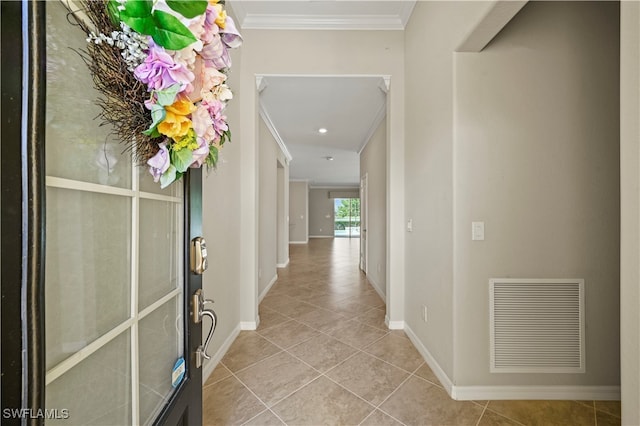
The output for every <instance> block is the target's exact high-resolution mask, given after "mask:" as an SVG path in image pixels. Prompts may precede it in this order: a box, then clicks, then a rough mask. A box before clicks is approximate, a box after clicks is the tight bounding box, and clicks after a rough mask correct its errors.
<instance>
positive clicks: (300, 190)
mask: <svg viewBox="0 0 640 426" xmlns="http://www.w3.org/2000/svg"><path fill="white" fill-rule="evenodd" d="M289 242H291V243H297V244H300V243H303V244H306V243H307V242H309V184H308V183H307V182H295V181H291V182H289Z"/></svg>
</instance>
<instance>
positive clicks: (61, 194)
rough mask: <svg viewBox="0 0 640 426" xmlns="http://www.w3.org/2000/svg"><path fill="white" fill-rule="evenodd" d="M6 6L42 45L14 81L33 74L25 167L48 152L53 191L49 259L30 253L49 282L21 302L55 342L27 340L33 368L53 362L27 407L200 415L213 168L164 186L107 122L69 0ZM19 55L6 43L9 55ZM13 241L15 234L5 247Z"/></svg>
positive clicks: (69, 413) (103, 416)
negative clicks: (193, 249) (208, 176)
mask: <svg viewBox="0 0 640 426" xmlns="http://www.w3.org/2000/svg"><path fill="white" fill-rule="evenodd" d="M3 3H4V2H3ZM9 3H13V2H9ZM5 9H6V10H5ZM20 9H22V10H20ZM2 13H3V15H5V16H3V17H2V18H3V19H2V21H3V38H4V36H5V27H4V23H5V18H7V20H9V17H7V16H6V14H7V13H16V15H15V16H14V17H13V18H14V20H15V22H16V25H15V26H14V28H13V29H11V28H9V29H7V30H8V31H11V30H13V31H20V28H22V31H23V40H24V41H25V42H28V43H29V46H28V48H27V49H24V50H23V52H25V55H24V57H23V61H22V67H21V66H20V65H21V64H19V63H17V64H14V65H15V68H14V69H12V70H6V69H5V68H4V67H3V69H2V72H3V80H4V79H5V78H8V77H9V76H8V74H13V73H16V76H15V77H16V78H18V81H19V80H20V77H22V78H23V89H22V90H23V92H22V100H20V99H16V100H15V101H16V102H18V103H17V104H15V105H14V106H17V107H19V106H20V105H21V107H22V111H23V114H22V118H21V123H15V125H22V127H25V125H28V123H35V124H34V125H33V127H34V129H37V130H38V131H34V132H31V133H30V132H29V131H27V132H24V131H23V132H20V133H18V134H20V135H21V136H20V137H21V140H22V142H23V143H22V146H23V148H25V147H27V148H28V147H29V146H31V147H32V148H33V151H34V152H35V155H33V156H30V155H29V154H28V153H27V155H26V163H25V164H24V165H23V167H26V168H27V169H29V168H31V167H33V163H34V162H38V161H40V163H41V164H39V168H40V169H41V173H42V178H41V179H39V180H37V181H36V182H35V183H34V182H32V184H33V185H34V194H35V196H36V198H37V199H38V200H41V202H42V203H41V206H42V208H41V212H42V213H43V218H42V221H41V223H42V225H43V227H42V232H40V233H39V234H36V235H35V240H36V243H37V244H39V245H40V247H41V248H42V250H41V254H44V262H42V263H38V262H36V261H35V260H37V259H34V262H31V259H27V263H28V264H30V265H31V267H32V269H33V270H34V271H36V272H37V274H39V275H40V276H41V280H40V283H39V284H40V289H36V291H35V292H34V295H33V296H32V297H31V300H27V301H24V300H23V301H22V302H21V303H25V306H23V309H26V311H27V313H29V312H35V311H37V315H36V317H35V318H31V321H30V322H32V323H33V324H32V326H30V329H27V330H24V331H25V332H26V333H27V334H29V333H31V334H32V335H34V336H35V337H34V338H33V339H32V341H34V342H35V341H36V340H37V338H38V336H39V337H40V338H43V342H40V344H33V345H25V341H24V339H23V342H22V344H23V348H26V350H27V351H28V352H29V353H33V354H34V355H33V358H34V359H37V360H39V361H38V362H35V363H34V364H33V366H31V369H32V370H37V369H40V370H42V372H41V374H40V376H38V374H35V375H34V376H30V375H27V376H26V377H25V376H23V379H22V380H23V382H25V381H26V382H29V381H33V380H36V381H37V383H27V388H29V389H30V390H29V392H30V393H31V394H33V395H32V396H31V397H30V396H29V395H26V397H25V398H26V399H23V401H22V404H23V407H25V406H29V407H30V408H39V409H43V411H42V412H36V413H35V417H36V419H38V418H43V419H44V420H45V422H46V423H51V424H57V423H59V424H69V425H72V424H73V425H90V424H96V425H97V424H108V425H127V424H136V425H137V424H153V423H162V424H172V425H173V424H200V423H201V422H202V375H201V368H200V366H199V365H196V359H195V355H194V354H195V351H196V349H197V348H198V346H199V345H200V341H201V335H202V334H201V333H202V331H201V323H200V322H197V321H194V320H193V319H192V315H191V314H190V311H191V309H192V300H193V298H192V297H191V295H192V294H193V293H194V292H195V291H196V290H197V289H199V288H201V277H200V275H195V274H193V273H191V272H190V270H189V269H190V268H189V265H190V257H189V256H190V251H189V246H190V244H189V241H191V240H192V239H193V238H195V237H197V236H199V234H200V232H201V201H200V199H201V172H200V170H195V171H194V170H191V171H190V173H188V174H187V175H186V176H185V178H184V179H183V181H180V182H176V183H174V184H173V185H171V186H169V187H168V188H166V189H164V190H161V189H160V188H159V186H158V184H156V183H154V182H153V180H152V179H151V176H150V175H149V173H148V172H147V171H146V170H145V169H144V168H140V167H137V166H135V165H134V164H133V161H132V156H131V153H130V152H128V151H124V145H122V144H120V141H118V140H116V139H115V138H114V136H113V135H112V132H111V129H110V128H109V127H108V126H104V127H103V126H100V123H99V122H98V121H97V120H96V116H97V115H98V112H99V109H98V107H97V106H96V104H95V100H96V97H97V92H96V91H95V90H94V89H93V82H92V79H91V76H90V74H89V72H88V70H87V68H86V66H85V64H84V63H83V61H82V59H81V57H80V55H79V54H78V51H80V50H81V49H83V47H84V45H85V44H86V41H85V38H86V35H85V34H84V33H83V32H82V31H81V30H80V29H79V28H76V27H74V26H73V25H71V23H70V22H73V19H69V17H68V13H69V12H68V11H67V9H66V8H65V7H64V6H63V5H62V4H61V3H59V2H44V1H43V2H25V3H23V4H22V8H20V7H12V8H9V7H7V8H5V7H4V5H3V10H2ZM20 22H22V23H23V25H22V27H21V26H20ZM14 48H15V49H16V50H22V46H20V45H16V46H15V47H14ZM9 54H10V52H6V51H5V45H4V43H3V51H2V55H3V64H4V62H5V61H4V57H5V55H9ZM20 68H22V70H21V69H20ZM21 73H22V75H21ZM3 84H4V82H3ZM38 102H40V103H44V105H37V103H38ZM4 109H5V99H4V93H3V110H4ZM3 126H4V122H3ZM3 130H4V129H3ZM3 136H4V132H3ZM4 142H5V141H4V137H3V143H4ZM30 144H31V145H30ZM3 154H4V151H3ZM38 158H40V160H39V159H38ZM4 183H5V182H4V174H3V186H4ZM23 184H24V182H23ZM4 189H5V188H4V187H3V190H4ZM16 190H20V188H16ZM3 201H4V193H3ZM27 213H28V212H27ZM3 215H4V213H3ZM45 218H46V219H45ZM23 223H24V222H23ZM4 248H5V245H4V239H3V257H4ZM16 249H17V250H19V247H16ZM35 255H38V253H35ZM31 256H34V254H29V255H28V257H31ZM40 259H41V258H40ZM3 260H4V259H3ZM3 263H4V262H3ZM3 266H4V265H3ZM27 267H29V265H27ZM3 271H4V269H3ZM23 273H24V271H23ZM36 284H37V283H36ZM4 285H5V282H4V278H3V287H4ZM23 296H24V295H23ZM43 301H44V303H42V302H43ZM30 303H32V304H33V306H30V305H29V304H30ZM4 307H5V306H4V303H3V310H4ZM23 312H24V311H23ZM3 323H4V318H3ZM4 325H5V324H3V326H4ZM3 331H4V330H3ZM28 341H29V338H27V342H28ZM42 343H44V345H42ZM3 344H4V341H3ZM36 353H39V354H36ZM3 355H4V353H3ZM29 356H31V355H29ZM3 362H4V360H3ZM3 370H4V364H3ZM3 374H4V371H3ZM38 377H40V379H38ZM3 390H4V389H3ZM29 398H31V401H32V403H29V402H25V401H26V400H29ZM3 408H4V407H3ZM16 408H18V407H16ZM25 414H27V413H24V412H23V413H22V417H25ZM28 414H29V417H34V412H33V411H30V412H28Z"/></svg>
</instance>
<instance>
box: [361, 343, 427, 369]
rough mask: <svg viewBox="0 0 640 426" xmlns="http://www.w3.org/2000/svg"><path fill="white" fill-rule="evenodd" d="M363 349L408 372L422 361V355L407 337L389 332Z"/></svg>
mask: <svg viewBox="0 0 640 426" xmlns="http://www.w3.org/2000/svg"><path fill="white" fill-rule="evenodd" d="M364 351H365V352H367V353H370V354H371V355H374V356H376V357H378V358H380V359H383V360H385V361H387V362H389V363H391V364H393V365H395V366H396V367H400V368H402V369H403V370H406V371H408V372H410V373H413V372H414V371H415V370H416V368H418V367H420V365H421V364H422V363H424V360H423V359H422V356H421V355H420V353H418V351H417V350H416V348H415V347H414V346H413V343H411V341H410V340H409V339H405V338H404V337H398V336H394V335H391V334H387V335H386V336H384V337H383V338H382V339H380V340H378V341H376V342H375V343H373V344H371V345H370V346H367V347H366V348H365V349H364Z"/></svg>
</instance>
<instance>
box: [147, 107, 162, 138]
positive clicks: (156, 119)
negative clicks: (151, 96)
mask: <svg viewBox="0 0 640 426" xmlns="http://www.w3.org/2000/svg"><path fill="white" fill-rule="evenodd" d="M166 116H167V111H165V109H164V107H163V106H162V105H158V104H154V105H153V106H152V107H151V119H152V120H153V123H151V126H149V128H148V129H147V130H145V131H144V132H142V133H143V134H145V135H147V136H151V137H152V138H154V137H158V136H160V132H158V130H157V129H156V127H157V126H158V124H160V122H161V121H162V120H164V119H165V117H166Z"/></svg>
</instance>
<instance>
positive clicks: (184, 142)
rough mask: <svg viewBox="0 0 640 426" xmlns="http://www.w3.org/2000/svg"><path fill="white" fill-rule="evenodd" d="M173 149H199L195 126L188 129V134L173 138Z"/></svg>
mask: <svg viewBox="0 0 640 426" xmlns="http://www.w3.org/2000/svg"><path fill="white" fill-rule="evenodd" d="M173 141H174V142H173V149H174V150H176V151H179V150H181V149H183V148H188V149H189V150H190V151H194V150H196V149H198V140H197V139H196V132H195V130H193V128H191V129H189V130H188V131H187V134H186V135H184V136H182V137H178V138H174V139H173Z"/></svg>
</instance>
